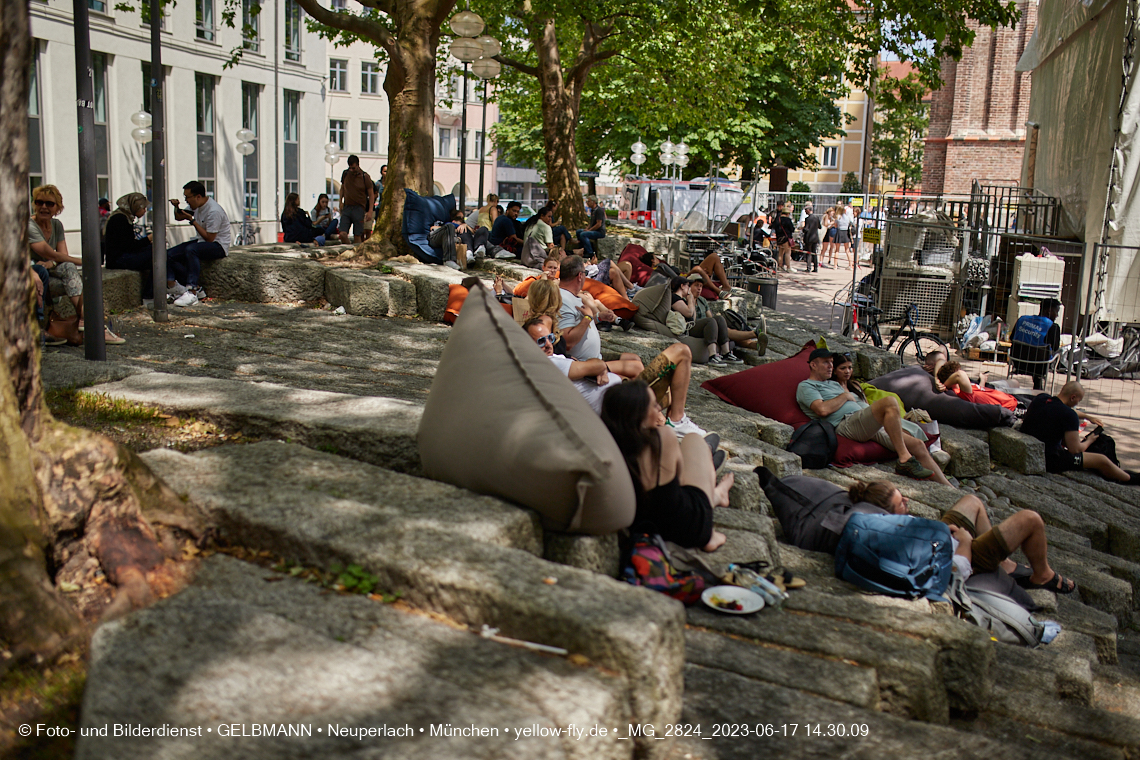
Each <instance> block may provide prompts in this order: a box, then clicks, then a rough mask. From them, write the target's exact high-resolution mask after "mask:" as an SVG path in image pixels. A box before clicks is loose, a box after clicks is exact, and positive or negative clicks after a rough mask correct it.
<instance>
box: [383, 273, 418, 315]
mask: <svg viewBox="0 0 1140 760" xmlns="http://www.w3.org/2000/svg"><path fill="white" fill-rule="evenodd" d="M418 311H419V304H418V302H417V301H416V286H415V285H413V284H412V283H410V282H408V281H407V280H401V279H399V278H397V277H393V278H390V279H389V280H388V316H390V317H414V316H416V314H417V313H418Z"/></svg>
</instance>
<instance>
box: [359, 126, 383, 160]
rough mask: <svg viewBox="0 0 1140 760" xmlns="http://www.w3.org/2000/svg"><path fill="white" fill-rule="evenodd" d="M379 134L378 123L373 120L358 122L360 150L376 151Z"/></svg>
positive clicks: (363, 151)
mask: <svg viewBox="0 0 1140 760" xmlns="http://www.w3.org/2000/svg"><path fill="white" fill-rule="evenodd" d="M379 136H380V123H379V122H375V121H362V122H360V152H361V153H376V143H377V140H378V138H379Z"/></svg>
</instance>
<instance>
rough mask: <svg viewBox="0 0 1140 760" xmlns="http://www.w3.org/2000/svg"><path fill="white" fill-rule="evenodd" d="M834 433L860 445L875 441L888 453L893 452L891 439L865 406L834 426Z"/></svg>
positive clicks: (869, 408) (893, 446)
mask: <svg viewBox="0 0 1140 760" xmlns="http://www.w3.org/2000/svg"><path fill="white" fill-rule="evenodd" d="M835 432H836V433H838V434H839V435H841V436H843V437H844V438H850V439H851V440H853V441H859V442H860V443H863V442H866V441H875V442H877V443H880V444H882V445H883V446H885V447H886V448H887V449H888V450H889V451H895V445H894V444H893V443H891V437H890V436H889V435H887V431H886V430H884V429H883V426H882V424H880V423H879V421H878V420H877V419H875V413H874V412H873V411H872V410H871V407H869V406H865V407H863V408H862V409H860V410H859V411H857V412H855V413H854V414H849V415H847V416H846V417H844V418H843V419H842V420H840V422H839V424H838V425H836V426H835Z"/></svg>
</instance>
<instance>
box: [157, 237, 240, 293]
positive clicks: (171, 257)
mask: <svg viewBox="0 0 1140 760" xmlns="http://www.w3.org/2000/svg"><path fill="white" fill-rule="evenodd" d="M225 257H226V249H225V248H222V246H221V244H220V243H207V242H206V241H204V240H191V241H190V242H188V243H182V244H181V245H176V246H174V247H173V248H170V249H167V251H166V274H167V276H168V277H169V278H170V279H172V280H176V281H178V282H180V283H182V284H183V285H185V286H186V287H188V288H196V287H198V279H199V278H200V277H201V276H202V262H203V261H214V260H215V259H224V258H225Z"/></svg>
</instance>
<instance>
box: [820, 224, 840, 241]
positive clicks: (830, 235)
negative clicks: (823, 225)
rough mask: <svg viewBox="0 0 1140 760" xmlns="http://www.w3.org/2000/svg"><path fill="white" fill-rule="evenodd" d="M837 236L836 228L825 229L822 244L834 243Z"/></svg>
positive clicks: (837, 230) (837, 229)
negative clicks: (825, 232)
mask: <svg viewBox="0 0 1140 760" xmlns="http://www.w3.org/2000/svg"><path fill="white" fill-rule="evenodd" d="M838 234H839V228H838V227H828V228H827V234H826V235H824V238H823V242H825V243H834V242H835V236H836V235H838Z"/></svg>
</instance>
